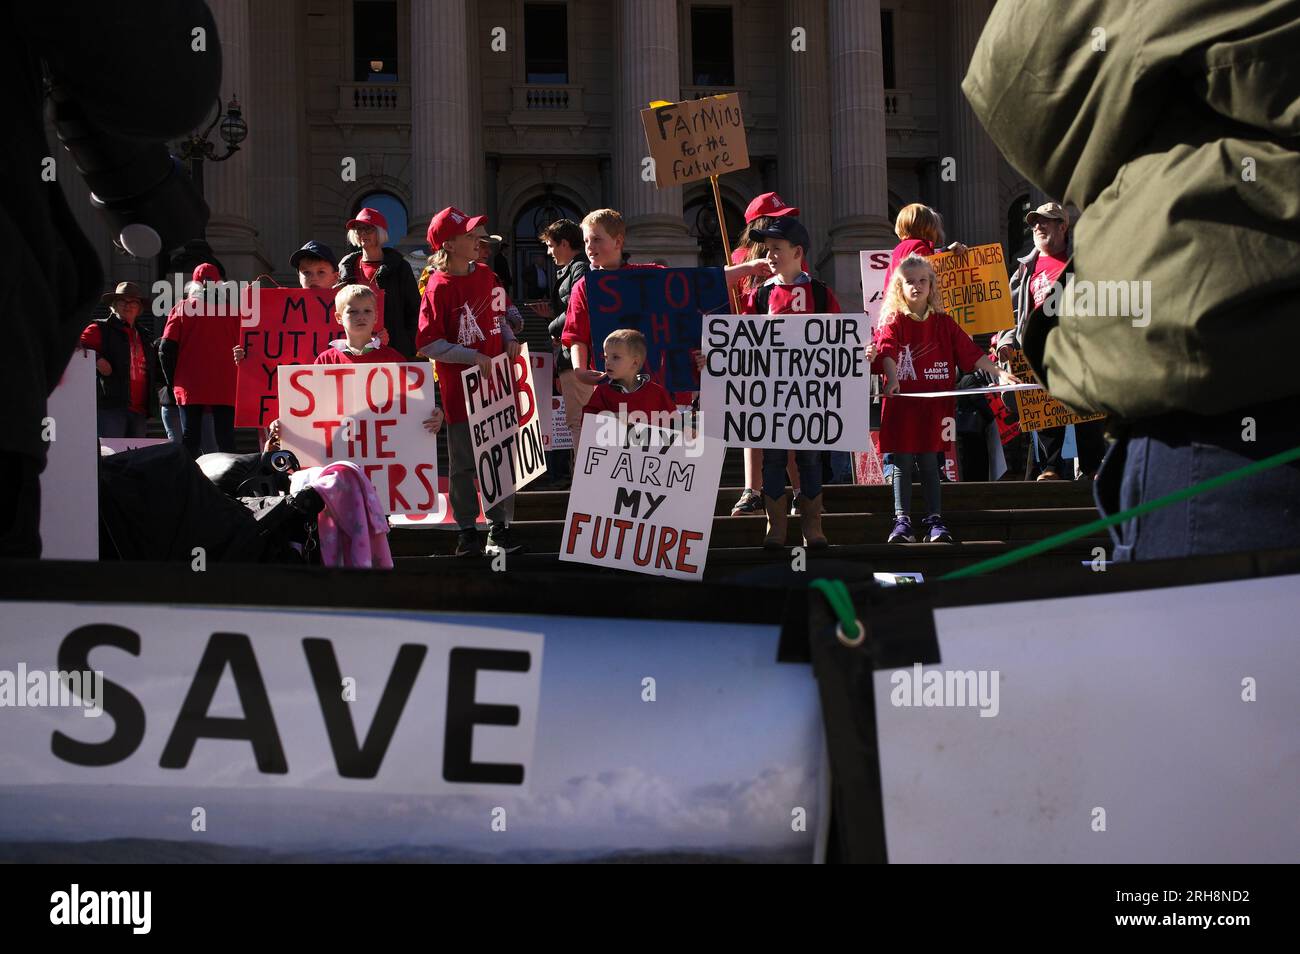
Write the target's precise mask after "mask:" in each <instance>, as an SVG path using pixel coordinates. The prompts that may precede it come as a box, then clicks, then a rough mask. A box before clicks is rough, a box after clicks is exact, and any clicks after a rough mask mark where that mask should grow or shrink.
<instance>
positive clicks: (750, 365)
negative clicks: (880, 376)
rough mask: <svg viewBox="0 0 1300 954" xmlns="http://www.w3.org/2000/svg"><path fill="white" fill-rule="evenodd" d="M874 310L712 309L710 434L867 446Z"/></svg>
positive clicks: (803, 444)
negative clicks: (838, 312) (870, 312)
mask: <svg viewBox="0 0 1300 954" xmlns="http://www.w3.org/2000/svg"><path fill="white" fill-rule="evenodd" d="M869 334H870V325H869V321H868V318H867V316H866V315H711V316H709V317H708V318H707V319H706V320H705V335H704V338H705V340H704V344H705V346H706V348H707V349H708V351H707V358H706V361H705V365H704V375H703V377H702V378H701V381H700V410H701V414H702V416H703V427H704V433H705V435H707V436H709V437H716V438H720V439H721V440H722V441H724V442H725V443H726V444H727V445H729V446H732V447H775V448H788V447H793V448H818V449H821V450H845V451H847V450H865V449H866V448H867V447H868V446H869V441H870V437H869V436H868V435H869V419H868V414H869V411H868V405H869V403H870V399H871V379H870V372H871V366H870V364H869V363H868V362H867V354H866V351H865V350H864V348H865V342H864V338H865V337H866V336H867V335H869Z"/></svg>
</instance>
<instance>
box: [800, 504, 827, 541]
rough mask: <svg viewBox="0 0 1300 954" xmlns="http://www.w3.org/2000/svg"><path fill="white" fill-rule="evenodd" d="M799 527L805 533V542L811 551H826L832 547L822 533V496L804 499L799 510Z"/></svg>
mask: <svg viewBox="0 0 1300 954" xmlns="http://www.w3.org/2000/svg"><path fill="white" fill-rule="evenodd" d="M799 525H800V529H801V530H802V531H803V542H804V544H805V545H806V546H807V547H808V549H810V550H824V549H825V548H826V547H828V546H830V543H828V542H827V540H826V534H824V533H822V495H821V494H818V495H817V496H816V497H807V496H805V497H804V498H803V506H802V507H801V508H800V510H799Z"/></svg>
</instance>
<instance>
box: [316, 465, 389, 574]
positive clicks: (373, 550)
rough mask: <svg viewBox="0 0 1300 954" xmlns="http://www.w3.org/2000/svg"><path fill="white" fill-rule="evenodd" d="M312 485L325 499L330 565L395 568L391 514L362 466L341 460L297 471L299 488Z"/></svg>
mask: <svg viewBox="0 0 1300 954" xmlns="http://www.w3.org/2000/svg"><path fill="white" fill-rule="evenodd" d="M300 484H301V485H302V486H307V487H311V488H312V489H313V490H315V491H316V492H317V493H318V494H320V495H321V499H322V500H324V501H325V509H324V510H322V511H321V514H320V517H319V519H318V521H317V525H318V531H319V534H320V554H321V562H323V563H324V564H325V565H326V566H334V567H338V566H343V567H371V568H375V567H378V568H383V569H392V566H393V555H392V553H391V552H390V551H389V549H388V517H387V516H386V515H385V514H384V508H383V507H382V506H381V505H380V503H379V495H378V494H376V493H375V487H374V484H372V483H371V482H370V481H369V480H368V479H367V478H366V475H365V474H364V473H363V472H362V470H361V468H360V467H358V466H357V465H356V464H354V463H352V462H351V461H346V460H341V461H335V462H334V463H332V464H326V465H325V466H324V467H309V468H308V469H306V470H303V471H299V472H298V473H297V474H294V486H295V489H296V488H297V487H298V486H299V485H300Z"/></svg>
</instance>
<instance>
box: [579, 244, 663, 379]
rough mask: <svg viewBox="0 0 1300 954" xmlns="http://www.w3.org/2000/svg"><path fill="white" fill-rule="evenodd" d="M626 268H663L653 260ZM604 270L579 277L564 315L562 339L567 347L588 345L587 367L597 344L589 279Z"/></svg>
mask: <svg viewBox="0 0 1300 954" xmlns="http://www.w3.org/2000/svg"><path fill="white" fill-rule="evenodd" d="M623 267H624V268H663V267H664V266H662V265H656V264H655V263H653V262H651V263H648V264H636V265H634V264H631V263H629V264H627V265H624V266H623ZM602 271H606V269H592V270H591V271H589V272H587V274H586V275H583V276H582V277H581V278H579V279H578V284H576V285H574V286H573V294H571V295H570V296H569V310H568V311H567V312H565V315H564V333H563V334H562V335H561V336H560V341H561V342H563V343H564V346H565V347H566V348H572V347H573V346H574V345H575V344H582V345H586V346H587V367H589V368H590V367H591V353H592V351H593V350H595V348H596V345H594V344H592V341H591V316H590V314H589V313H588V312H587V279H589V278H598V277H599V276H600V273H601V272H602ZM608 271H618V269H608Z"/></svg>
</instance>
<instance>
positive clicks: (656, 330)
mask: <svg viewBox="0 0 1300 954" xmlns="http://www.w3.org/2000/svg"><path fill="white" fill-rule="evenodd" d="M729 307H730V306H729V305H728V303H727V280H726V277H725V276H724V275H723V273H722V269H720V268H619V269H613V270H610V271H593V272H588V273H587V311H588V314H589V315H590V319H591V360H592V364H593V365H594V366H595V367H596V369H597V370H601V371H603V370H604V368H605V336H606V335H608V334H609V333H610V332H611V331H614V330H615V329H617V328H635V329H636V330H637V331H640V332H641V333H642V334H643V335H645V343H646V363H645V368H644V369H643V370H644V371H645V372H646V373H647V374H649V375H650V377H651V378H652V379H654V380H655V381H656V382H657V383H658V384H661V385H663V387H664V388H665V389H666V390H667V391H668V392H669V393H670V394H673V393H676V392H679V391H698V390H699V389H700V385H699V380H698V378H697V377H696V372H695V352H697V351H699V350H700V326H701V316H702V315H711V314H717V313H725V312H726V311H728V310H729Z"/></svg>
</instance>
